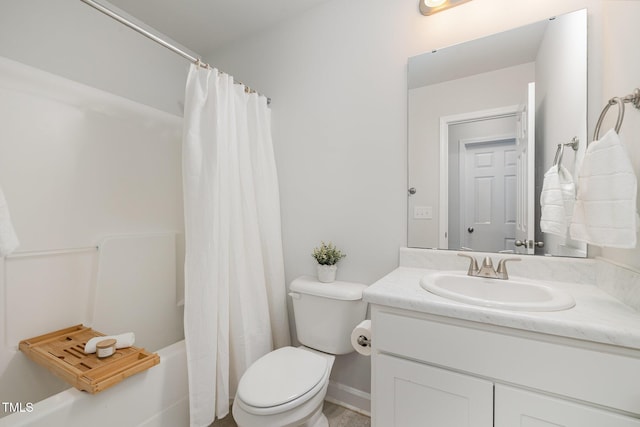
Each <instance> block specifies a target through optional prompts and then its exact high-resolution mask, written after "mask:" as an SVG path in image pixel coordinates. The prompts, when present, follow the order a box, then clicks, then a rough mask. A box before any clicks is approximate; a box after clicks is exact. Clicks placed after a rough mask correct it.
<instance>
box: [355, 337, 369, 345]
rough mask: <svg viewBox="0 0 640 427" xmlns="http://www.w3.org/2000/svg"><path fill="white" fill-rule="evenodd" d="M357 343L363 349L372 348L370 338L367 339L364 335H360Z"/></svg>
mask: <svg viewBox="0 0 640 427" xmlns="http://www.w3.org/2000/svg"><path fill="white" fill-rule="evenodd" d="M357 341H358V345H360V346H362V347H371V340H369V338H367V337H365V336H364V335H360V336H359V337H358V340H357Z"/></svg>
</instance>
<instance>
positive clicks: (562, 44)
mask: <svg viewBox="0 0 640 427" xmlns="http://www.w3.org/2000/svg"><path fill="white" fill-rule="evenodd" d="M574 137H575V138H577V139H578V141H579V143H578V144H577V150H576V151H574V150H573V149H571V148H569V147H565V148H564V150H563V156H562V165H563V166H564V167H566V168H567V169H568V170H569V171H570V172H571V173H572V174H573V175H574V179H576V180H577V176H576V174H575V171H576V170H577V169H576V166H577V165H578V164H579V161H580V159H581V157H582V155H583V154H584V151H585V148H586V141H587V12H586V10H579V11H576V12H572V13H568V14H565V15H561V16H557V17H553V18H550V19H548V20H544V21H541V22H537V23H533V24H530V25H526V26H524V27H520V28H516V29H513V30H510V31H506V32H503V33H499V34H494V35H491V36H488V37H483V38H481V39H477V40H472V41H469V42H466V43H462V44H459V45H455V46H450V47H446V48H443V49H438V50H435V51H433V52H428V53H425V54H422V55H418V56H415V57H412V58H409V61H408V170H409V181H408V182H409V194H408V215H409V218H408V221H407V224H408V246H409V247H418V248H440V249H455V250H474V251H483V252H504V253H520V254H538V255H554V256H575V257H585V256H586V244H584V243H581V242H575V241H572V240H571V239H570V238H568V237H562V236H556V235H552V234H548V233H543V232H541V230H540V226H539V223H540V191H541V189H542V179H543V177H544V173H545V172H546V171H547V170H548V169H549V168H551V166H552V165H553V163H554V157H555V154H556V150H557V148H558V144H564V143H569V142H571V141H572V140H573V138H574Z"/></svg>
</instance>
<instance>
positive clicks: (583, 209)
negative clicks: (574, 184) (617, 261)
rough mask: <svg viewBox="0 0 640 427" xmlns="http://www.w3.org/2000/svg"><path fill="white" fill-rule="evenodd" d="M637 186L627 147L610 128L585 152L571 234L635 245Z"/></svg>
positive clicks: (593, 241)
mask: <svg viewBox="0 0 640 427" xmlns="http://www.w3.org/2000/svg"><path fill="white" fill-rule="evenodd" d="M637 186H638V183H637V179H636V175H635V173H634V170H633V165H632V164H631V161H630V160H629V155H628V153H627V149H626V147H625V145H624V144H623V143H622V141H621V140H620V137H619V136H618V134H617V133H616V132H615V130H613V129H611V130H609V131H608V132H607V133H606V134H605V135H604V136H603V137H602V138H600V140H598V141H594V142H592V143H591V144H590V145H589V147H588V148H587V152H586V153H585V157H584V161H583V163H582V169H581V170H580V177H579V178H578V195H577V198H576V204H575V208H574V211H573V218H572V220H571V225H570V227H569V229H570V234H571V238H572V239H575V240H580V241H583V242H587V243H590V244H592V245H597V246H608V247H613V248H635V247H636V232H637V230H638V225H640V218H638V214H637V211H636V198H637Z"/></svg>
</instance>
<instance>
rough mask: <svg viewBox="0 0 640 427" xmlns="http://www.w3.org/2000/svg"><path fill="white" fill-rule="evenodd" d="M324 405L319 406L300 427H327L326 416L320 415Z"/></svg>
mask: <svg viewBox="0 0 640 427" xmlns="http://www.w3.org/2000/svg"><path fill="white" fill-rule="evenodd" d="M323 407H324V405H321V406H320V408H319V409H318V410H317V411H316V412H315V413H314V414H313V415H312V416H311V418H309V419H308V420H307V421H306V422H305V423H304V424H302V425H301V427H329V420H328V419H327V416H326V415H325V414H323V413H322V408H323Z"/></svg>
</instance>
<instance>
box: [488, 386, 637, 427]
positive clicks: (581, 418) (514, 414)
mask: <svg viewBox="0 0 640 427" xmlns="http://www.w3.org/2000/svg"><path fill="white" fill-rule="evenodd" d="M495 393H496V394H495V408H496V413H495V418H496V423H495V427H558V426H561V427H604V426H606V427H640V420H638V419H635V418H631V417H625V416H623V415H619V414H615V413H613V412H608V411H605V410H602V409H598V408H594V407H591V406H586V405H581V404H578V403H574V402H570V401H568V400H563V399H559V398H555V397H550V396H546V395H543V394H538V393H533V392H530V391H525V390H520V389H517V388H513V387H508V386H503V385H499V384H496V391H495Z"/></svg>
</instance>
